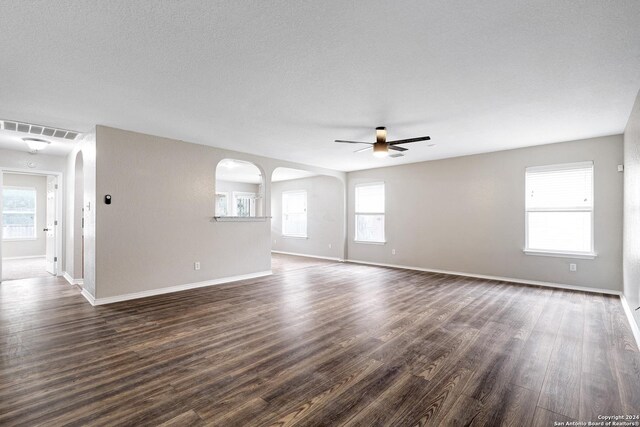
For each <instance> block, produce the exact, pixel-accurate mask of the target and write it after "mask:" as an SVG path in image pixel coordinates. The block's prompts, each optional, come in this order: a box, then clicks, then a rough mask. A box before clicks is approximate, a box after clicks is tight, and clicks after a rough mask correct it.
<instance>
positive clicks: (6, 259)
mask: <svg viewBox="0 0 640 427" xmlns="http://www.w3.org/2000/svg"><path fill="white" fill-rule="evenodd" d="M23 240H27V239H19V240H13V241H14V242H19V241H23ZM28 240H38V239H28ZM4 241H5V242H6V241H7V240H4ZM9 241H11V240H9ZM44 257H46V255H30V256H12V257H4V258H2V260H3V261H12V260H15V259H33V258H44Z"/></svg>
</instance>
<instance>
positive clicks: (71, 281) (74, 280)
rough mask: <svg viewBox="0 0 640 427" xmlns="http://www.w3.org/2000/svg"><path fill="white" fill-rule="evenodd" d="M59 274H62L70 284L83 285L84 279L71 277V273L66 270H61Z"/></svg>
mask: <svg viewBox="0 0 640 427" xmlns="http://www.w3.org/2000/svg"><path fill="white" fill-rule="evenodd" d="M59 276H62V277H64V278H65V280H66V281H67V282H69V284H70V285H78V286H82V285H84V279H74V278H73V277H71V275H70V274H69V273H67V272H66V271H63V272H62V274H60V275H59Z"/></svg>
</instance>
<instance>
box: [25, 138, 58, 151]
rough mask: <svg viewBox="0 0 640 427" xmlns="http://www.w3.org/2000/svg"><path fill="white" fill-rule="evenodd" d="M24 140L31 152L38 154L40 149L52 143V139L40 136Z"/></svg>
mask: <svg viewBox="0 0 640 427" xmlns="http://www.w3.org/2000/svg"><path fill="white" fill-rule="evenodd" d="M22 140H23V141H24V142H26V143H27V146H28V147H29V152H31V154H36V153H37V152H38V151H41V150H44V149H45V148H47V146H48V145H49V144H51V141H47V140H46V139H40V138H22Z"/></svg>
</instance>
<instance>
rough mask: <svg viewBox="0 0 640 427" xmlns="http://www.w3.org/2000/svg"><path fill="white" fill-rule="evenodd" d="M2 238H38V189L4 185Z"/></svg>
mask: <svg viewBox="0 0 640 427" xmlns="http://www.w3.org/2000/svg"><path fill="white" fill-rule="evenodd" d="M2 198H3V206H2V239H3V240H20V239H35V238H36V189H35V188H23V187H3V189H2Z"/></svg>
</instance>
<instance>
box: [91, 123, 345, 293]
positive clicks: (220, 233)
mask: <svg viewBox="0 0 640 427" xmlns="http://www.w3.org/2000/svg"><path fill="white" fill-rule="evenodd" d="M96 150H97V151H96V156H95V159H96V160H97V163H96V194H97V199H98V203H97V204H96V211H95V221H96V225H97V230H96V240H95V242H96V248H95V251H96V252H95V255H96V257H95V259H96V270H95V271H96V295H95V296H96V297H97V298H105V297H110V296H117V295H124V294H129V293H135V292H141V291H149V290H155V289H160V288H164V287H170V286H177V285H182V284H188V283H195V282H200V281H206V280H211V279H218V278H226V277H231V276H237V275H244V274H250V273H257V272H263V271H269V270H270V269H271V257H270V249H271V245H270V241H271V226H270V223H269V221H262V222H212V221H211V218H212V217H213V216H214V206H215V169H216V165H217V164H218V162H219V161H220V160H222V159H225V158H233V159H238V160H246V161H250V162H253V163H255V164H256V165H257V166H258V167H259V168H261V169H262V174H263V176H271V172H272V171H273V169H275V168H276V167H278V166H283V167H292V168H298V169H299V168H300V165H298V164H295V163H290V162H282V161H277V160H274V159H268V158H265V157H259V156H253V155H249V154H245V153H239V152H234V151H228V150H221V149H217V148H212V147H209V146H204V145H196V144H190V143H186V142H181V141H176V140H171V139H167V138H161V137H156V136H150V135H145V134H140V133H135V132H128V131H123V130H118V129H114V128H109V127H105V126H98V127H97V129H96ZM84 160H85V164H84V165H85V174H86V173H87V157H86V156H85V158H84ZM306 169H309V170H311V171H313V172H318V173H326V174H330V175H332V176H336V177H338V178H340V179H342V180H344V179H345V174H344V173H341V172H336V171H329V170H325V169H322V168H306ZM85 191H87V189H86V186H85ZM105 194H111V195H112V196H113V203H112V204H111V205H105V204H104V203H103V201H102V199H103V197H104V195H105ZM265 195H266V198H265V202H266V203H267V204H268V202H269V197H268V195H269V184H267V186H266V192H265ZM266 209H267V210H266V212H269V206H266ZM85 243H86V230H85ZM195 261H199V262H200V263H201V269H200V270H199V271H195V270H194V269H193V263H194V262H195ZM85 282H86V277H85Z"/></svg>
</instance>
